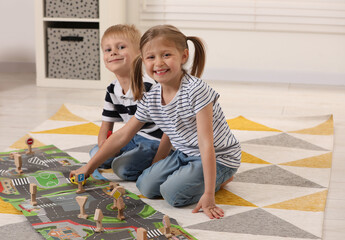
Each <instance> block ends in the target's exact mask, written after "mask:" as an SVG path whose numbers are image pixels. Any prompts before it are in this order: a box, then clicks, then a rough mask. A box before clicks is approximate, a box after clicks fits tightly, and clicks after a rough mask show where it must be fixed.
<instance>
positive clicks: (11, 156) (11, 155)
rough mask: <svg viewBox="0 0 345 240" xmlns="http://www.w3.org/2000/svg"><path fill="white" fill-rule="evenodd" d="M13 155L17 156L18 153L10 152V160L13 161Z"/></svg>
mask: <svg viewBox="0 0 345 240" xmlns="http://www.w3.org/2000/svg"><path fill="white" fill-rule="evenodd" d="M14 154H19V153H18V152H11V153H10V159H14Z"/></svg>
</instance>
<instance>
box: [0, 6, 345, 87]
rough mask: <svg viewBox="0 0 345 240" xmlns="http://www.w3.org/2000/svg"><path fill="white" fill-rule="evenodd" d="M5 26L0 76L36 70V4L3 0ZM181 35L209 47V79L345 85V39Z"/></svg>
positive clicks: (132, 18)
mask: <svg viewBox="0 0 345 240" xmlns="http://www.w3.org/2000/svg"><path fill="white" fill-rule="evenodd" d="M137 3H138V0H127V4H128V10H127V14H128V18H127V20H128V21H129V22H131V23H138V20H137V16H138V7H137V5H138V4H137ZM0 24H1V37H0V71H4V70H6V71H9V70H11V69H12V70H14V71H24V70H32V71H35V67H34V64H35V35H34V33H35V32H34V30H35V26H34V0H11V1H8V0H7V1H6V0H0ZM142 30H145V29H142ZM181 30H182V31H183V32H184V33H185V34H187V35H196V36H199V37H201V38H203V39H204V41H205V42H206V45H207V54H208V55H207V62H206V70H205V74H204V78H205V79H211V80H232V81H264V82H302V83H321V84H338V85H345V34H317V33H293V32H290V33H289V32H258V31H233V30H224V31H221V30H200V29H198V30H196V29H194V30H193V29H183V28H181Z"/></svg>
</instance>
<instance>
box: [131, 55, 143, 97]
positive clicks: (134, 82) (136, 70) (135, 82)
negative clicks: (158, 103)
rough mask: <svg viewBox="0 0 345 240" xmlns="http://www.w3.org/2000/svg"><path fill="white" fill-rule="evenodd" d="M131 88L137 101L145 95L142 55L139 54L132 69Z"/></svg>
mask: <svg viewBox="0 0 345 240" xmlns="http://www.w3.org/2000/svg"><path fill="white" fill-rule="evenodd" d="M131 90H132V93H133V97H134V100H135V101H136V100H140V99H141V98H142V97H143V95H144V82H143V71H142V59H141V56H140V55H138V56H137V57H136V58H135V59H134V61H133V66H132V71H131Z"/></svg>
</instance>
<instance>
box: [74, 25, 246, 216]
mask: <svg viewBox="0 0 345 240" xmlns="http://www.w3.org/2000/svg"><path fill="white" fill-rule="evenodd" d="M188 40H190V41H191V42H192V43H193V44H194V46H195V56H194V61H193V64H192V70H191V74H188V73H187V72H186V71H185V70H184V69H183V65H184V64H185V63H186V62H187V60H188V57H189V50H188V45H187V41H188ZM140 51H141V57H138V58H137V59H136V61H135V70H134V74H133V84H137V83H140V78H141V77H142V72H141V66H142V62H143V63H144V65H145V68H146V72H147V73H148V75H149V76H150V77H152V78H153V79H154V80H156V81H157V82H158V84H157V85H155V86H154V87H153V88H152V89H151V90H150V92H148V93H145V94H144V96H143V98H142V100H141V101H140V102H139V103H138V108H137V111H136V113H135V117H134V118H132V119H131V120H130V121H129V122H128V123H127V124H126V125H125V126H124V127H123V128H121V129H120V130H118V131H117V132H116V133H115V134H113V135H112V136H111V137H110V138H109V139H108V140H107V141H106V142H105V143H104V145H103V147H102V149H101V151H99V152H98V153H97V154H96V155H95V156H94V158H93V159H91V160H90V162H89V163H88V164H87V165H85V166H83V167H82V168H80V169H78V170H77V171H76V172H77V173H78V174H79V173H84V174H90V173H92V172H93V171H94V169H95V168H96V167H97V166H98V165H99V164H100V163H102V162H103V161H104V160H105V159H107V157H108V156H109V155H111V154H112V152H113V151H114V148H115V149H119V148H120V147H121V146H122V145H123V144H126V142H128V141H129V139H130V138H131V137H132V136H134V135H135V133H136V132H137V131H138V130H139V129H140V128H141V127H142V126H143V125H144V123H145V122H150V121H153V122H155V124H156V125H157V126H159V127H160V129H162V130H163V132H164V133H165V134H166V135H167V136H168V137H169V139H170V142H171V144H172V145H173V146H174V147H175V149H176V150H175V151H174V153H173V154H171V155H169V156H168V157H166V158H165V159H163V160H160V161H158V162H157V163H155V164H154V165H152V166H151V167H149V168H147V169H146V170H144V171H143V173H142V174H141V175H140V176H139V178H138V180H137V187H138V189H139V190H140V191H141V193H142V194H143V195H144V196H146V197H148V198H158V197H164V199H165V200H166V201H167V202H168V203H169V204H171V205H172V206H176V207H179V206H185V205H189V204H193V203H197V205H196V207H195V208H194V209H193V212H194V213H196V212H198V211H199V210H200V209H202V210H203V212H204V213H205V214H206V215H207V216H209V217H210V218H211V219H213V218H219V217H223V216H224V211H223V210H222V209H221V208H219V207H217V206H216V205H215V192H216V191H218V190H219V189H220V188H221V187H222V186H224V185H225V184H226V183H228V182H229V181H231V179H232V177H233V175H234V174H235V172H236V171H237V168H238V167H239V165H240V159H241V148H240V144H239V142H238V141H237V140H236V138H235V137H234V135H233V134H232V132H231V130H230V128H229V126H228V124H227V122H226V119H225V116H224V114H223V112H222V110H221V107H220V105H219V103H218V101H217V100H218V98H219V95H218V93H216V92H215V91H214V90H213V89H212V88H210V87H209V86H208V85H207V84H206V83H205V82H203V81H202V80H200V79H199V78H197V77H200V76H201V74H202V72H203V68H204V64H205V51H204V45H203V43H202V41H201V40H200V39H199V38H197V37H186V36H185V35H184V34H183V33H181V32H180V31H179V30H178V29H177V28H175V27H173V26H171V25H160V26H155V27H152V28H150V29H149V30H148V31H147V32H146V33H145V34H144V35H143V36H142V38H141V40H140ZM193 75H196V77H194V76H193ZM117 137H120V138H121V140H120V141H119V140H118V139H117ZM115 138H116V139H117V141H115ZM114 146H116V147H114ZM166 149H169V148H168V147H166ZM166 151H167V150H166ZM73 174H75V172H72V175H73Z"/></svg>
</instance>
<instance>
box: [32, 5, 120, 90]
mask: <svg viewBox="0 0 345 240" xmlns="http://www.w3.org/2000/svg"><path fill="white" fill-rule="evenodd" d="M85 2H86V3H85ZM87 3H91V5H93V4H95V5H93V7H96V8H94V9H93V10H92V11H88V14H83V11H84V10H85V9H83V8H85V6H84V5H83V6H80V7H79V6H76V4H87ZM63 4H65V6H66V10H65V9H61V6H62V7H63V6H64V5H63ZM72 5H73V6H72ZM74 7H76V10H73V9H72V8H74ZM95 9H96V13H95V11H94V10H95ZM35 10H36V12H35V16H36V17H35V18H36V19H35V27H36V29H35V30H36V32H35V34H36V76H37V79H36V83H37V86H42V87H66V88H93V89H97V88H98V89H105V88H106V86H107V85H108V84H109V83H110V82H111V81H112V80H113V79H114V77H115V76H114V74H113V73H111V72H110V71H109V70H107V69H106V68H105V66H104V63H103V58H102V52H101V49H100V40H101V37H102V34H103V33H104V31H105V30H106V29H107V28H108V27H110V26H111V25H115V24H121V23H125V22H126V0H90V1H81V0H35ZM82 10H83V11H82ZM97 11H98V12H97ZM84 12H85V11H84ZM48 16H49V17H48ZM88 16H90V17H88ZM83 34H85V35H83ZM90 38H92V39H90ZM57 41H61V43H62V44H61V46H60V44H59V43H58V42H57ZM94 43H96V44H94ZM90 46H91V48H93V49H91V51H86V50H87V49H88V50H90V48H89V47H90ZM65 55H66V56H65ZM71 63H73V64H71ZM64 64H65V65H69V66H68V67H66V66H65V65H64Z"/></svg>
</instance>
